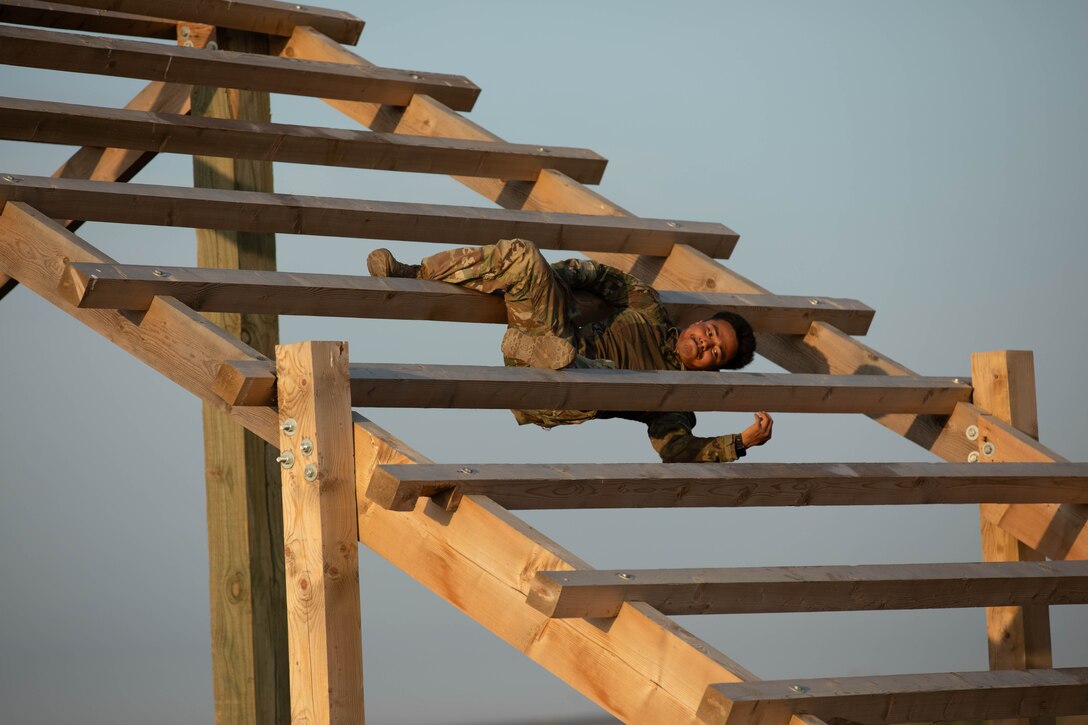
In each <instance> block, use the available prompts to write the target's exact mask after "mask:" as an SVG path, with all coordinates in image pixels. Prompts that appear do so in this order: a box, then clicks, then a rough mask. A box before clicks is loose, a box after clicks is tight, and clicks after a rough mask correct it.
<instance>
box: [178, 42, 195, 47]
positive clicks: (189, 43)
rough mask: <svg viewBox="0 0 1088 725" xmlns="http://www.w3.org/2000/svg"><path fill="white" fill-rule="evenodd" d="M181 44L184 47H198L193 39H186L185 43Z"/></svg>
mask: <svg viewBox="0 0 1088 725" xmlns="http://www.w3.org/2000/svg"><path fill="white" fill-rule="evenodd" d="M181 46H182V47H183V48H195V47H196V46H195V45H193V41H191V40H186V41H185V42H184V43H182V44H181Z"/></svg>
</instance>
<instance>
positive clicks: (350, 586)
mask: <svg viewBox="0 0 1088 725" xmlns="http://www.w3.org/2000/svg"><path fill="white" fill-rule="evenodd" d="M276 372H277V378H278V383H277V389H278V392H279V401H280V408H279V422H280V447H281V448H282V452H281V454H280V455H281V458H280V460H281V462H283V528H284V540H285V553H286V560H287V631H288V642H289V649H290V656H291V714H292V717H291V721H292V722H300V723H312V724H313V725H322V724H324V723H362V722H363V657H362V641H361V623H360V615H359V562H358V555H359V550H358V541H359V528H358V520H357V505H356V498H355V453H354V433H353V430H354V428H353V424H352V419H351V390H350V384H349V382H348V345H347V343H346V342H300V343H295V344H293V345H279V346H278V347H277V348H276Z"/></svg>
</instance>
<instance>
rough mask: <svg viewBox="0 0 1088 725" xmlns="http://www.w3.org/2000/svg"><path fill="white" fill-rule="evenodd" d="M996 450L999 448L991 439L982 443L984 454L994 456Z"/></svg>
mask: <svg viewBox="0 0 1088 725" xmlns="http://www.w3.org/2000/svg"><path fill="white" fill-rule="evenodd" d="M996 450H997V446H995V445H994V444H993V443H991V442H990V441H986V442H985V443H983V444H982V455H984V456H992V455H993V454H994V451H996Z"/></svg>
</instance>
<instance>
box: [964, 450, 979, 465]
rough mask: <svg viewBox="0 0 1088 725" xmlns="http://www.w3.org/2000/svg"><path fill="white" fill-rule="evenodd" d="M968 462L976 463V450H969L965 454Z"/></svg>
mask: <svg viewBox="0 0 1088 725" xmlns="http://www.w3.org/2000/svg"><path fill="white" fill-rule="evenodd" d="M967 462H968V463H978V451H971V452H970V453H968V454H967Z"/></svg>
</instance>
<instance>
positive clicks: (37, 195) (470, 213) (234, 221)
mask: <svg viewBox="0 0 1088 725" xmlns="http://www.w3.org/2000/svg"><path fill="white" fill-rule="evenodd" d="M0 201H22V202H26V203H27V204H30V205H32V206H34V207H35V208H36V209H39V210H41V211H42V212H44V213H46V214H53V213H55V214H58V215H68V216H73V217H77V218H81V219H87V220H95V221H110V222H119V223H123V224H150V225H156V226H190V227H206V226H211V227H215V228H220V229H231V230H236V231H246V232H284V233H294V234H321V235H329V236H344V237H358V238H366V239H400V240H408V241H420V242H444V243H449V244H494V243H495V241H497V240H499V239H513V238H524V239H531V240H532V241H533V242H535V243H536V245H537V246H538V247H541V248H544V249H574V250H585V249H638V250H642V251H645V252H646V253H657V254H667V253H668V250H669V249H671V248H672V247H673V245H674V244H680V243H688V242H690V243H695V244H698V245H700V246H703V247H713V248H715V249H718V250H720V252H721V253H723V254H728V252H729V250H731V249H732V248H733V246H735V244H736V240H737V235H736V234H735V233H734V232H732V231H731V230H730V229H729V228H728V227H726V226H724V225H722V224H715V223H711V222H672V221H669V220H665V219H613V218H606V217H599V216H587V215H579V214H539V213H534V212H519V211H508V210H505V209H483V208H479V207H466V206H447V205H438V204H411V203H404V202H389V201H363V200H356V199H336V198H328V197H309V196H297V195H293V194H266V193H257V192H249V191H223V190H209V189H188V188H184V187H175V186H152V185H148V184H109V183H104V182H96V181H81V180H67V179H50V178H46V177H41V176H23V175H19V176H14V175H11V174H6V175H4V176H0ZM360 264H361V262H360Z"/></svg>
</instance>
